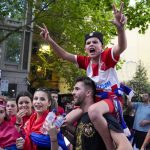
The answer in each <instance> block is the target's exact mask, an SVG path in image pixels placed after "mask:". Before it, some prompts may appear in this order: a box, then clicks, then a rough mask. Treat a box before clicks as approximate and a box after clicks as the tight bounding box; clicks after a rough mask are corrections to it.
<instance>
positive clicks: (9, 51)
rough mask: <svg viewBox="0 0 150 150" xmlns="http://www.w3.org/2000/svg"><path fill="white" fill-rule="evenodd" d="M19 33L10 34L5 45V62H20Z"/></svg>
mask: <svg viewBox="0 0 150 150" xmlns="http://www.w3.org/2000/svg"><path fill="white" fill-rule="evenodd" d="M21 42H22V40H21V33H12V34H11V35H10V36H9V37H8V39H7V40H6V44H5V52H6V53H5V61H6V62H10V63H17V64H19V62H20V51H21Z"/></svg>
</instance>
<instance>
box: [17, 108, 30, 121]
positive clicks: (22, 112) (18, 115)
mask: <svg viewBox="0 0 150 150" xmlns="http://www.w3.org/2000/svg"><path fill="white" fill-rule="evenodd" d="M26 114H27V110H24V109H21V110H19V112H18V113H17V115H16V122H17V123H18V124H21V123H22V118H23V117H24V116H26Z"/></svg>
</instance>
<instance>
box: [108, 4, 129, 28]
mask: <svg viewBox="0 0 150 150" xmlns="http://www.w3.org/2000/svg"><path fill="white" fill-rule="evenodd" d="M112 7H113V13H114V19H113V20H112V21H111V22H112V23H113V24H114V25H115V26H116V27H117V28H123V27H124V25H125V24H126V22H127V18H126V17H125V15H124V14H123V7H124V3H123V2H121V5H120V10H117V8H116V6H115V5H113V6H112Z"/></svg>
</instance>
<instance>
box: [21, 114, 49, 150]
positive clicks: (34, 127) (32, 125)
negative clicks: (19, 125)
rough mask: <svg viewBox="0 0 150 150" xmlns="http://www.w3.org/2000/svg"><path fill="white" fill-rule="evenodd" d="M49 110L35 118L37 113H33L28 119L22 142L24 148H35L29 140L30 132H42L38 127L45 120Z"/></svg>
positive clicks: (25, 149)
mask: <svg viewBox="0 0 150 150" xmlns="http://www.w3.org/2000/svg"><path fill="white" fill-rule="evenodd" d="M48 112H49V111H45V112H44V113H43V114H42V115H41V117H40V118H39V119H38V120H37V113H34V114H33V115H32V116H31V117H30V119H29V121H28V124H27V126H26V128H25V143H24V150H27V149H28V150H36V149H37V146H36V145H35V144H34V143H33V142H32V140H31V137H30V135H31V133H32V132H35V133H39V134H42V133H41V132H40V129H41V127H42V125H43V123H44V121H45V118H46V116H47V114H48Z"/></svg>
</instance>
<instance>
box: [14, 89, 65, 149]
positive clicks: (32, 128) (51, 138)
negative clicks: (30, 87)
mask: <svg viewBox="0 0 150 150" xmlns="http://www.w3.org/2000/svg"><path fill="white" fill-rule="evenodd" d="M51 104H52V99H51V96H50V91H49V90H48V89H45V88H39V89H37V90H36V91H35V93H34V96H33V107H34V113H33V114H32V115H31V117H30V119H29V121H28V122H27V124H26V127H25V140H23V139H21V138H19V139H17V141H16V145H17V148H18V149H24V150H43V149H44V150H58V149H61V150H67V147H66V145H65V142H64V139H63V136H62V135H61V133H60V132H59V129H57V128H56V127H55V125H54V122H52V120H50V121H48V122H46V123H47V124H46V125H45V126H43V124H44V123H45V121H47V119H46V118H47V115H48V114H49V109H50V108H49V107H50V106H51ZM51 109H52V108H51ZM49 119H50V118H49ZM49 119H48V120H49ZM43 127H45V129H46V131H47V133H43V132H42V128H43ZM57 132H58V133H57Z"/></svg>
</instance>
